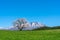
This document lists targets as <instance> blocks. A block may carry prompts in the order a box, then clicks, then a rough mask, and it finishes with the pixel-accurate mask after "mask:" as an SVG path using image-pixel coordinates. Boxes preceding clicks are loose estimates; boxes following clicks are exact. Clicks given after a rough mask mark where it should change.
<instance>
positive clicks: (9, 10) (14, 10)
mask: <svg viewBox="0 0 60 40" xmlns="http://www.w3.org/2000/svg"><path fill="white" fill-rule="evenodd" d="M18 18H27V19H28V21H30V22H32V21H39V22H41V23H43V24H46V25H48V26H59V25H60V0H0V27H9V26H11V25H12V22H13V21H14V20H15V19H18Z"/></svg>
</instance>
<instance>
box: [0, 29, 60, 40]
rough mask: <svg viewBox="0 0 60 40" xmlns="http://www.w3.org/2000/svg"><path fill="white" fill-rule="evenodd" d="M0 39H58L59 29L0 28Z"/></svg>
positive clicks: (59, 36) (59, 37)
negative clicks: (18, 29)
mask: <svg viewBox="0 0 60 40" xmlns="http://www.w3.org/2000/svg"><path fill="white" fill-rule="evenodd" d="M0 40H60V29H54V30H35V31H10V30H0Z"/></svg>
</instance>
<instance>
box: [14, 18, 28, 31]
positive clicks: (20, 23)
mask: <svg viewBox="0 0 60 40" xmlns="http://www.w3.org/2000/svg"><path fill="white" fill-rule="evenodd" d="M26 23H27V21H26V19H24V18H21V19H18V20H17V21H15V22H14V23H13V26H14V27H17V28H18V29H19V30H22V29H23V28H24V27H25V24H26Z"/></svg>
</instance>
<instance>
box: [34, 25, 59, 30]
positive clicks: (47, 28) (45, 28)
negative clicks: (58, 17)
mask: <svg viewBox="0 0 60 40" xmlns="http://www.w3.org/2000/svg"><path fill="white" fill-rule="evenodd" d="M49 29H60V26H53V27H49V26H44V27H41V28H37V29H35V30H49Z"/></svg>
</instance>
